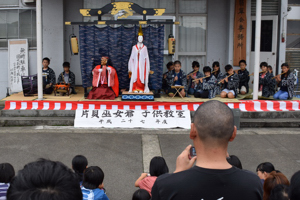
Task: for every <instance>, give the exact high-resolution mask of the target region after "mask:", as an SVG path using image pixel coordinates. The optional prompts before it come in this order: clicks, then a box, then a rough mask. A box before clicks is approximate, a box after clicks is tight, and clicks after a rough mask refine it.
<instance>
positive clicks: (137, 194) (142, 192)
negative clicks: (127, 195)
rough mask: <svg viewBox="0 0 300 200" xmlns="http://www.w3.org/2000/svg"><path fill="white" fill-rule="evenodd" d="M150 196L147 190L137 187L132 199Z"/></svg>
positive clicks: (144, 199)
mask: <svg viewBox="0 0 300 200" xmlns="http://www.w3.org/2000/svg"><path fill="white" fill-rule="evenodd" d="M150 199H151V196H150V194H149V192H147V191H146V190H144V189H138V190H137V191H135V192H134V193H133V196H132V200H150Z"/></svg>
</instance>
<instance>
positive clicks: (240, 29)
mask: <svg viewBox="0 0 300 200" xmlns="http://www.w3.org/2000/svg"><path fill="white" fill-rule="evenodd" d="M246 10H247V0H235V12H234V33H233V34H234V38H233V65H234V66H238V65H239V61H240V60H242V59H244V60H246V39H247V38H246V33H247V16H246Z"/></svg>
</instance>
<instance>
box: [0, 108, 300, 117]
mask: <svg viewBox="0 0 300 200" xmlns="http://www.w3.org/2000/svg"><path fill="white" fill-rule="evenodd" d="M233 111H234V114H235V115H236V114H237V113H240V117H241V118H250V119H257V118H264V119H266V118H270V119H275V118H300V111H275V112H236V111H237V109H234V110H233ZM194 113H195V111H191V116H192V117H193V116H194ZM0 116H2V117H75V110H0Z"/></svg>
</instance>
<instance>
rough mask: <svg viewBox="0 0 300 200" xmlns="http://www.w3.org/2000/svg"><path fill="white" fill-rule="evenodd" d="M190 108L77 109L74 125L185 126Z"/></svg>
mask: <svg viewBox="0 0 300 200" xmlns="http://www.w3.org/2000/svg"><path fill="white" fill-rule="evenodd" d="M190 126H191V116H190V111H189V110H76V115H75V122H74V127H105V128H115V127H119V128H176V127H179V128H185V129H189V128H190Z"/></svg>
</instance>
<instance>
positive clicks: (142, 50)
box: [128, 26, 150, 93]
mask: <svg viewBox="0 0 300 200" xmlns="http://www.w3.org/2000/svg"><path fill="white" fill-rule="evenodd" d="M143 39H144V37H143V32H142V27H141V26H140V29H139V33H138V43H137V44H136V45H135V46H133V47H132V51H131V56H130V59H129V62H128V72H129V73H131V80H130V88H129V92H135V93H149V87H148V81H149V72H150V62H149V56H148V50H147V47H146V46H145V45H144V44H143Z"/></svg>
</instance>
